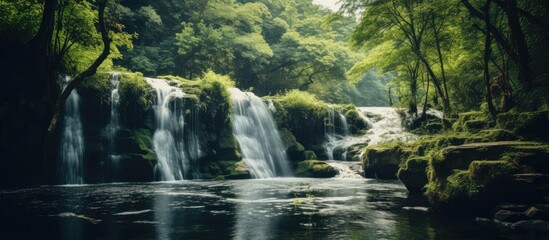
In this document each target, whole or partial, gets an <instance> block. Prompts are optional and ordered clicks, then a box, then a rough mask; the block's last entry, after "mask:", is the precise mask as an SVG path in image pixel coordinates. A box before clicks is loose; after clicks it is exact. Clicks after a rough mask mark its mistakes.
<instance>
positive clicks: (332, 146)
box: [325, 107, 417, 160]
mask: <svg viewBox="0 0 549 240" xmlns="http://www.w3.org/2000/svg"><path fill="white" fill-rule="evenodd" d="M357 110H358V112H359V114H360V116H361V117H362V118H363V119H364V121H366V122H367V123H368V125H370V126H371V128H370V129H369V130H368V131H366V132H365V133H363V134H358V135H350V134H334V133H331V132H329V131H328V132H327V134H326V136H327V141H326V142H325V149H326V152H327V153H328V157H329V160H351V159H348V158H347V151H348V150H349V149H351V148H352V147H354V146H363V145H365V144H368V145H370V146H373V145H377V144H379V143H382V142H389V141H395V140H399V141H411V140H414V139H416V138H417V136H415V135H414V134H412V133H410V132H407V131H406V130H405V129H404V127H403V126H402V119H401V117H400V115H399V114H398V113H397V111H396V110H395V109H394V108H391V107H357ZM334 116H335V115H334ZM340 118H341V121H342V122H346V121H344V116H343V115H342V114H340ZM335 150H339V152H340V153H341V154H339V155H337V154H334V152H335Z"/></svg>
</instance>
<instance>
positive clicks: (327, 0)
mask: <svg viewBox="0 0 549 240" xmlns="http://www.w3.org/2000/svg"><path fill="white" fill-rule="evenodd" d="M336 2H337V0H313V3H314V4H318V5H322V6H325V7H327V8H329V9H331V10H332V11H334V12H335V11H337V10H339V7H338V6H337V4H336Z"/></svg>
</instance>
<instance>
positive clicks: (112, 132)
mask: <svg viewBox="0 0 549 240" xmlns="http://www.w3.org/2000/svg"><path fill="white" fill-rule="evenodd" d="M109 81H110V83H111V89H112V90H111V118H110V122H109V124H108V125H107V138H108V140H109V146H108V148H107V149H108V152H107V154H108V158H109V164H110V168H111V172H113V173H116V172H118V171H119V169H118V165H119V164H118V162H119V160H120V155H118V154H117V153H116V145H115V144H116V136H117V133H118V131H119V130H120V120H119V114H118V111H119V106H120V95H119V94H118V85H119V84H120V74H119V73H110V74H109Z"/></svg>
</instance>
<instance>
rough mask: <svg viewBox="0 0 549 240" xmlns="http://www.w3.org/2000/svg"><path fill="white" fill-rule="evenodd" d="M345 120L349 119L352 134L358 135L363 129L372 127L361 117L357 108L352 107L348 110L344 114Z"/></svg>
mask: <svg viewBox="0 0 549 240" xmlns="http://www.w3.org/2000/svg"><path fill="white" fill-rule="evenodd" d="M344 116H345V118H346V119H347V123H348V124H349V131H350V133H351V134H356V133H357V132H358V131H359V130H362V129H369V128H371V126H369V125H368V123H366V122H365V121H364V119H363V118H362V117H361V116H360V114H359V113H358V111H357V110H356V108H355V107H354V106H353V105H351V108H350V109H349V110H347V112H345V114H344Z"/></svg>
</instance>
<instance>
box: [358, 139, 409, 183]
mask: <svg viewBox="0 0 549 240" xmlns="http://www.w3.org/2000/svg"><path fill="white" fill-rule="evenodd" d="M409 155H410V152H409V151H405V150H404V149H403V148H402V147H401V146H400V145H399V144H394V143H389V144H384V145H378V146H369V147H367V148H366V150H365V152H364V154H363V156H362V168H363V169H364V177H366V178H380V179H396V178H397V172H398V169H399V165H400V163H401V162H402V159H406V158H407V157H408V156H409Z"/></svg>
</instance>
